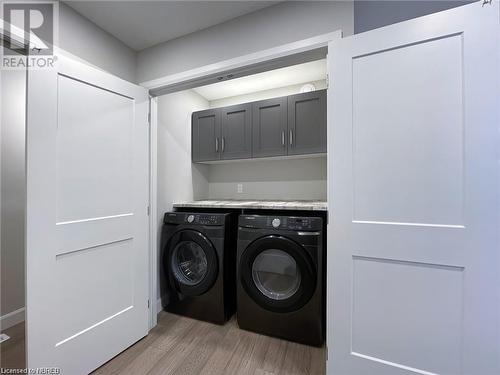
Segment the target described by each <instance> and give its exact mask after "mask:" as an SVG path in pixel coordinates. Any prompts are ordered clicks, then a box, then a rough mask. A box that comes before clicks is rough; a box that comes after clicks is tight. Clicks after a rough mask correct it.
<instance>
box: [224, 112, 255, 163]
mask: <svg viewBox="0 0 500 375" xmlns="http://www.w3.org/2000/svg"><path fill="white" fill-rule="evenodd" d="M221 117H222V120H221V122H222V138H221V145H220V151H221V157H220V158H221V159H223V160H228V159H245V158H251V157H252V105H251V104H241V105H235V106H231V107H224V108H222V109H221Z"/></svg>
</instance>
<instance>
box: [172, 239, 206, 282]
mask: <svg viewBox="0 0 500 375" xmlns="http://www.w3.org/2000/svg"><path fill="white" fill-rule="evenodd" d="M172 255H173V256H172V258H171V259H172V270H173V272H174V275H175V278H176V279H177V280H178V281H179V282H181V283H183V284H185V285H196V284H198V283H200V282H201V281H202V280H203V279H204V278H205V276H206V275H207V270H208V261H207V255H206V254H205V251H204V250H203V248H202V247H201V246H200V245H198V244H197V243H196V242H193V241H183V242H180V243H179V244H177V246H176V247H175V249H174V251H173V254H172Z"/></svg>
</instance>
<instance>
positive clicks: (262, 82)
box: [193, 59, 326, 101]
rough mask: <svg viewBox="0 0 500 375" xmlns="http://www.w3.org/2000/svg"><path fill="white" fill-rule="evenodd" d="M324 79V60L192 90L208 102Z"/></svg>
mask: <svg viewBox="0 0 500 375" xmlns="http://www.w3.org/2000/svg"><path fill="white" fill-rule="evenodd" d="M325 79H326V59H322V60H317V61H311V62H307V63H304V64H298V65H292V66H287V67H286V68H280V69H275V70H270V71H267V72H263V73H258V74H254V75H251V76H246V77H241V78H234V79H231V80H228V81H223V82H218V83H213V84H211V85H207V86H201V87H197V88H194V89H193V90H194V91H196V92H197V93H198V94H200V95H201V96H203V97H204V98H205V99H207V100H208V101H212V100H217V99H222V98H229V97H233V96H239V95H245V94H250V93H255V92H259V91H265V90H271V89H276V88H280V87H285V86H292V85H297V84H301V83H306V82H314V81H321V80H325Z"/></svg>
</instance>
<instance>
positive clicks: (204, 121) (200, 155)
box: [191, 109, 221, 162]
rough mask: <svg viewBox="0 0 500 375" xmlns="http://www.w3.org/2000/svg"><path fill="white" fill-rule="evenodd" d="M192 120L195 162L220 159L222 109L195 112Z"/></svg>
mask: <svg viewBox="0 0 500 375" xmlns="http://www.w3.org/2000/svg"><path fill="white" fill-rule="evenodd" d="M191 120H192V122H191V129H192V134H191V146H192V147H191V150H192V160H193V162H199V161H211V160H218V159H220V148H221V144H220V143H221V140H220V138H221V111H220V109H208V110H205V111H200V112H194V113H193V116H192V119H191Z"/></svg>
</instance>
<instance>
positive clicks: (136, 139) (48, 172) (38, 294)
mask: <svg viewBox="0 0 500 375" xmlns="http://www.w3.org/2000/svg"><path fill="white" fill-rule="evenodd" d="M27 115H28V116H27V192H28V193H27V199H28V201H27V342H28V346H27V349H28V351H27V353H28V356H27V362H28V363H27V364H28V366H29V367H31V368H34V367H41V366H56V367H60V368H61V369H62V373H63V374H71V375H77V374H86V373H88V372H90V371H92V370H93V369H95V368H97V367H99V366H100V365H101V364H103V363H104V362H106V361H108V360H109V359H111V358H112V357H113V356H115V355H116V354H118V353H119V352H121V351H122V350H124V349H125V348H127V347H128V346H130V345H131V344H133V343H134V342H135V341H137V340H139V339H140V338H142V337H144V336H145V335H146V334H147V330H148V304H147V300H148V237H147V236H148V217H147V206H148V199H149V198H148V189H149V188H148V170H149V169H148V168H149V167H148V123H147V115H148V94H147V91H146V90H145V89H144V88H142V87H139V86H135V85H132V84H130V83H128V82H126V81H123V80H121V79H119V78H117V77H114V76H112V75H110V74H107V73H103V72H101V71H99V70H96V69H94V68H90V67H88V66H86V65H83V64H80V63H77V62H74V61H71V60H69V59H65V58H60V60H59V64H58V68H57V69H54V70H38V71H30V72H29V77H28V114H27Z"/></svg>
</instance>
